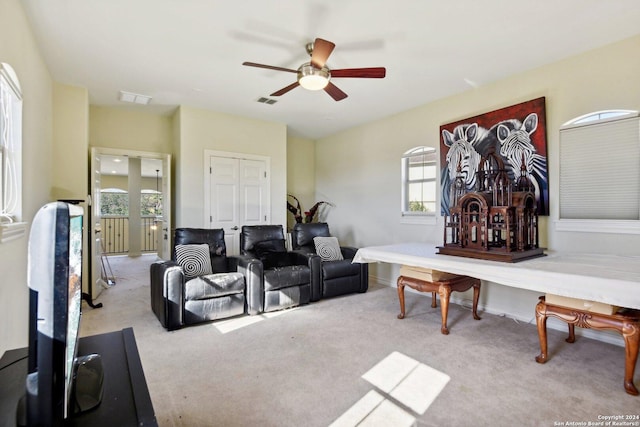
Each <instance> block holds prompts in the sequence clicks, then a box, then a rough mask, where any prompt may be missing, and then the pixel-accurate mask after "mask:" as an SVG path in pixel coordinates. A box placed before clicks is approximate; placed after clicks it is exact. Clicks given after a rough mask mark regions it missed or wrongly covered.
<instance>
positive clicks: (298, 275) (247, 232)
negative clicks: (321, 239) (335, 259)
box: [240, 225, 320, 312]
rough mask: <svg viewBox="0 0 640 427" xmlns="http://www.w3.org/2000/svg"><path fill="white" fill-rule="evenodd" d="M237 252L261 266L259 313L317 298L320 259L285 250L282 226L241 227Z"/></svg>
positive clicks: (305, 302) (293, 305)
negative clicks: (261, 288) (261, 289)
mask: <svg viewBox="0 0 640 427" xmlns="http://www.w3.org/2000/svg"><path fill="white" fill-rule="evenodd" d="M240 253H241V254H242V255H245V256H250V257H254V258H256V259H258V260H260V262H261V263H262V266H263V280H262V285H263V286H264V288H263V292H262V293H261V298H262V299H261V304H260V305H261V310H260V311H263V312H269V311H275V310H281V309H284V308H290V307H295V306H298V305H302V304H307V303H308V302H309V301H313V300H314V299H313V297H314V296H315V297H316V299H317V295H318V289H319V279H320V275H319V270H320V259H319V258H318V257H314V258H313V259H312V258H309V257H307V256H305V255H304V254H301V253H297V252H289V251H287V250H286V244H285V237H284V232H283V230H282V226H280V225H251V226H247V225H245V226H243V227H242V231H241V233H240ZM314 276H315V277H314Z"/></svg>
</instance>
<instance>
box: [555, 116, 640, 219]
mask: <svg viewBox="0 0 640 427" xmlns="http://www.w3.org/2000/svg"><path fill="white" fill-rule="evenodd" d="M560 219H601V220H639V219H640V119H639V118H638V115H637V114H635V115H634V116H633V117H628V116H627V117H625V118H622V119H616V120H609V121H604V122H597V123H594V124H586V125H585V124H582V125H580V126H575V127H574V126H569V127H567V128H564V129H561V130H560Z"/></svg>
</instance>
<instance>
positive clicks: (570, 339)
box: [565, 323, 576, 344]
mask: <svg viewBox="0 0 640 427" xmlns="http://www.w3.org/2000/svg"><path fill="white" fill-rule="evenodd" d="M565 341H566V342H568V343H569V344H573V343H574V342H576V325H574V324H573V323H569V336H568V337H567V339H566V340H565Z"/></svg>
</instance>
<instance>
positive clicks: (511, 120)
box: [440, 97, 549, 215]
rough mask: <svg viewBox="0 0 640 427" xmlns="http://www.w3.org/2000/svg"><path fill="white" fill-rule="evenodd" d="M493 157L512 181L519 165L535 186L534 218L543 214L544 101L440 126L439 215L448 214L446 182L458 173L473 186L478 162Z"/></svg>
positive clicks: (545, 210)
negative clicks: (497, 156)
mask: <svg viewBox="0 0 640 427" xmlns="http://www.w3.org/2000/svg"><path fill="white" fill-rule="evenodd" d="M492 151H493V152H495V153H496V154H497V155H499V156H500V157H501V158H502V160H503V161H504V164H505V166H506V167H507V170H508V173H509V178H510V179H511V181H512V182H515V180H516V179H517V178H518V177H519V176H520V174H521V173H522V172H521V170H522V167H523V165H524V166H525V167H526V171H527V173H528V174H529V177H530V179H531V182H532V183H533V185H534V187H535V196H536V203H537V213H538V215H549V186H548V174H547V132H546V115H545V98H544V97H542V98H537V99H534V100H531V101H527V102H523V103H520V104H516V105H512V106H510V107H506V108H501V109H499V110H495V111H491V112H488V113H484V114H481V115H478V116H474V117H469V118H467V119H463V120H458V121H456V122H453V123H448V124H446V125H442V126H440V169H441V170H440V183H441V189H442V194H441V198H440V210H441V213H442V215H447V214H448V213H449V208H450V206H449V201H450V200H451V196H450V190H451V183H452V182H453V181H454V180H455V178H456V176H457V174H458V168H459V169H460V173H461V175H462V177H463V178H464V182H465V185H466V187H467V190H469V191H473V190H474V189H475V187H476V178H477V176H476V172H477V171H478V165H479V164H480V159H481V158H482V157H485V156H486V155H487V154H489V153H490V152H492Z"/></svg>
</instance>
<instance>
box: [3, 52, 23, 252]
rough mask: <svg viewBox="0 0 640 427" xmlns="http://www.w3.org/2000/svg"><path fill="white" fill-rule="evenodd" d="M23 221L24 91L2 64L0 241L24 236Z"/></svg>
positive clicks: (13, 75) (11, 72) (5, 65)
mask: <svg viewBox="0 0 640 427" xmlns="http://www.w3.org/2000/svg"><path fill="white" fill-rule="evenodd" d="M21 220H22V91H21V89H20V82H19V81H18V77H17V76H16V73H15V71H13V68H11V66H10V65H8V64H5V63H0V242H4V241H6V240H11V239H13V238H17V237H19V236H21V235H23V234H24V233H25V230H26V225H25V223H22V222H21Z"/></svg>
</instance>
